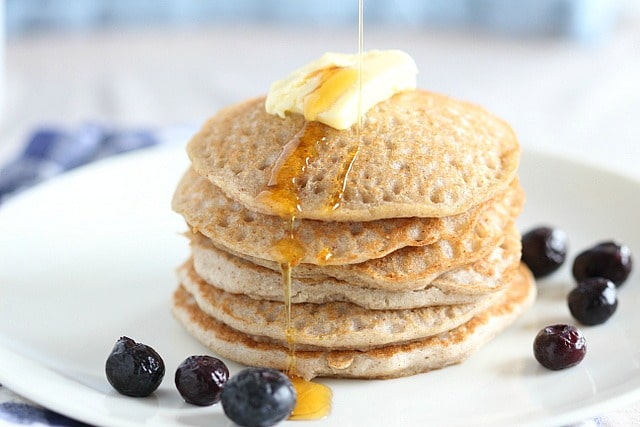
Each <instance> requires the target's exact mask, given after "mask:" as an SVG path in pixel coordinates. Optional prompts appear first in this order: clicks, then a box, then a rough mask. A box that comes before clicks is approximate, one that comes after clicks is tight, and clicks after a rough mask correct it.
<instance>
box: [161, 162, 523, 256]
mask: <svg viewBox="0 0 640 427" xmlns="http://www.w3.org/2000/svg"><path fill="white" fill-rule="evenodd" d="M523 201H524V197H523V192H522V188H521V187H520V183H519V181H518V179H517V178H516V179H514V180H513V182H512V183H511V184H510V186H509V187H508V188H507V189H506V190H505V191H503V192H501V193H500V194H498V195H496V196H494V197H492V198H491V199H490V200H488V201H486V202H484V203H482V204H480V205H478V206H474V207H473V208H472V209H470V210H469V211H467V212H465V213H462V214H459V215H454V216H449V217H443V218H390V219H383V220H377V221H369V222H336V221H331V222H328V221H315V220H304V219H303V220H298V221H297V222H296V229H295V235H296V240H297V242H298V244H299V245H300V246H301V247H302V249H303V253H304V256H303V258H302V260H301V262H303V263H310V264H328V265H342V264H355V263H360V262H364V261H366V260H369V259H373V258H380V257H383V256H385V255H387V254H389V253H391V252H393V251H395V250H397V249H400V248H402V247H405V246H425V245H429V244H432V243H434V242H436V241H438V240H443V239H447V240H450V241H455V240H456V238H458V236H464V235H468V234H469V233H470V230H472V229H473V228H474V227H475V226H476V225H477V223H478V221H480V220H484V221H487V220H486V218H491V217H494V216H496V215H503V214H504V215H508V216H509V217H515V216H516V215H517V214H518V213H519V212H520V209H521V207H522V204H523ZM172 206H173V209H174V210H175V211H176V212H178V213H179V214H181V215H183V216H184V218H185V219H186V221H187V223H188V224H189V226H190V228H191V229H192V230H197V231H198V232H200V233H202V234H204V235H206V236H207V237H209V238H211V239H213V240H215V241H216V242H218V244H219V245H220V246H222V247H225V248H228V249H230V250H232V251H234V252H238V253H242V254H245V255H249V256H252V257H260V258H266V259H270V260H271V261H276V259H274V258H275V256H270V255H271V252H272V249H273V247H274V245H275V244H276V242H278V241H279V240H281V239H283V238H285V237H286V235H287V231H288V230H289V221H288V220H287V219H284V218H281V217H278V216H273V215H264V214H260V213H256V212H253V211H251V210H249V209H247V208H246V207H244V206H243V205H242V204H240V203H239V202H237V201H234V200H231V199H229V198H228V197H226V196H225V194H224V193H223V192H222V191H221V190H220V189H219V188H218V187H216V186H215V185H213V184H211V183H210V182H209V181H208V180H207V179H205V178H204V177H201V176H200V175H198V174H197V173H196V172H195V171H193V169H189V170H187V172H186V173H185V174H184V176H183V178H182V179H181V181H180V183H179V184H178V187H177V189H176V191H175V193H174V197H173V201H172ZM500 209H501V210H502V211H503V212H502V213H496V212H497V211H498V210H500ZM499 231H500V229H499V228H498V229H494V230H487V231H486V233H497V232H499Z"/></svg>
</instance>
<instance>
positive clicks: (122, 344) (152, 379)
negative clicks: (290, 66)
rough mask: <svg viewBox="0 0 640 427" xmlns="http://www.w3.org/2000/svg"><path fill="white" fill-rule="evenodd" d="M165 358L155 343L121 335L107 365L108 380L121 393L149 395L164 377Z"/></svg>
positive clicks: (140, 395) (137, 395) (134, 395)
mask: <svg viewBox="0 0 640 427" xmlns="http://www.w3.org/2000/svg"><path fill="white" fill-rule="evenodd" d="M164 371H165V369H164V361H163V360H162V358H161V357H160V355H159V354H158V353H157V352H156V351H155V350H154V349H153V348H151V347H149V346H148V345H145V344H141V343H137V342H135V341H134V340H132V339H131V338H127V337H121V338H120V339H119V340H118V341H116V344H115V345H114V346H113V350H112V351H111V354H109V357H107V363H106V366H105V372H106V374H107V380H108V381H109V384H111V385H112V386H113V388H115V389H116V390H117V391H118V392H119V393H122V394H124V395H126V396H133V397H145V396H148V395H150V394H151V393H153V392H154V391H155V390H156V389H157V388H158V387H159V386H160V383H161V382H162V378H163V377H164Z"/></svg>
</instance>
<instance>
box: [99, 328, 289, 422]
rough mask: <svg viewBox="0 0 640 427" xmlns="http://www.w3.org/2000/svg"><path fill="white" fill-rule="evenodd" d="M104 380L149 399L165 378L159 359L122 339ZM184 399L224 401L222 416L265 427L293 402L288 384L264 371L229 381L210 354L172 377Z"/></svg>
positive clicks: (254, 370) (273, 372)
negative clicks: (223, 414)
mask: <svg viewBox="0 0 640 427" xmlns="http://www.w3.org/2000/svg"><path fill="white" fill-rule="evenodd" d="M105 372H106V375H107V380H108V381H109V383H110V384H111V385H112V386H113V388H114V389H116V391H118V392H119V393H121V394H124V395H126V396H133V397H145V396H149V395H150V394H151V393H153V392H154V391H155V390H157V388H158V387H159V386H160V383H161V382H162V379H163V378H164V374H165V365H164V361H163V360H162V357H160V355H159V354H158V353H157V352H156V351H155V350H154V349H153V348H151V347H149V346H148V345H146V344H142V343H137V342H135V341H134V340H132V339H131V338H128V337H121V338H120V339H118V341H116V344H115V345H114V347H113V350H112V351H111V353H110V354H109V356H108V357H107V362H106V365H105ZM175 384H176V388H177V389H178V392H179V393H180V395H181V396H182V398H183V399H184V400H185V401H186V402H188V403H191V404H193V405H198V406H208V405H213V404H215V403H218V402H222V408H223V410H224V413H225V414H226V415H227V417H229V418H230V419H231V420H232V421H233V422H234V423H236V424H237V425H240V426H243V427H267V426H272V425H275V424H277V423H279V422H280V421H282V420H284V419H286V418H287V417H288V416H289V414H291V412H292V411H293V408H294V407H295V404H296V392H295V389H294V388H293V385H292V383H291V380H290V379H289V378H288V377H287V376H286V375H285V374H283V373H282V372H280V371H278V370H275V369H268V368H247V369H244V370H242V371H240V372H238V373H237V374H236V375H235V376H233V377H231V378H230V377H229V370H228V368H227V366H226V365H225V363H224V362H223V361H221V360H220V359H217V358H215V357H212V356H190V357H188V358H186V359H185V360H184V361H183V362H182V363H180V365H178V368H177V369H176V373H175Z"/></svg>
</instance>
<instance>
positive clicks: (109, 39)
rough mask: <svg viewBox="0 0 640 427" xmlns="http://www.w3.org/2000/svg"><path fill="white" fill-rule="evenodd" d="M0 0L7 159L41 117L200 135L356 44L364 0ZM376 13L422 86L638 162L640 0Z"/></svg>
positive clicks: (521, 129)
mask: <svg viewBox="0 0 640 427" xmlns="http://www.w3.org/2000/svg"><path fill="white" fill-rule="evenodd" d="M0 6H2V7H0V22H2V23H3V24H2V26H3V27H4V30H3V31H1V32H0V34H1V35H2V36H0V37H3V36H4V38H5V40H4V41H2V40H1V39H0V70H1V71H0V108H1V111H2V112H0V165H2V163H3V161H6V160H7V159H10V158H12V157H15V155H16V154H17V153H18V152H19V151H20V150H21V149H22V147H24V145H25V143H26V142H27V141H29V140H30V139H31V137H32V136H33V134H34V132H37V131H38V130H39V129H49V130H50V129H53V130H62V131H64V132H67V133H68V134H73V133H74V132H83V131H84V129H85V128H86V126H87V124H89V125H95V124H98V125H99V126H102V127H103V128H104V127H106V128H109V129H134V130H137V129H143V130H151V131H152V132H156V133H158V132H164V131H166V129H175V128H180V127H182V128H183V129H185V134H188V133H189V132H192V131H193V129H195V128H196V127H197V126H198V125H199V124H200V123H202V121H203V120H205V119H206V118H207V117H208V116H210V115H212V114H214V113H215V112H216V111H217V110H218V109H219V108H221V107H222V106H224V105H227V104H229V103H233V102H238V101H241V100H243V99H246V98H248V97H253V96H258V95H261V94H264V93H265V92H266V91H267V89H268V87H269V84H270V83H271V82H273V81H274V80H276V79H279V78H282V77H283V76H285V75H286V74H288V73H289V72H290V71H292V70H293V69H295V68H297V67H299V66H301V65H303V64H305V63H307V62H308V61H310V60H313V59H315V58H317V57H319V56H320V55H321V54H322V53H324V52H325V51H331V50H333V51H342V52H355V51H357V11H358V2H357V0H351V1H344V0H322V1H318V0H269V1H264V0H162V1H152V0H92V1H76V0H0ZM1 14H4V17H2V16H1ZM364 16H365V18H364V28H365V31H364V46H365V49H373V48H398V49H402V50H405V51H407V52H408V53H409V54H411V55H412V56H413V58H414V59H415V60H416V62H417V64H418V67H419V70H420V74H419V76H418V85H419V86H420V87H422V88H425V89H430V90H433V91H436V92H441V93H446V94H449V95H451V96H453V97H456V98H460V99H465V100H469V101H472V102H475V103H478V104H481V105H483V106H485V107H486V108H487V109H489V110H491V111H493V112H494V113H496V114H497V115H499V116H501V117H503V118H504V119H506V120H507V121H509V123H511V124H512V126H513V127H514V129H515V130H516V132H517V133H518V135H519V136H520V139H521V141H522V144H523V145H524V146H525V147H529V148H532V149H541V150H551V151H555V152H559V153H562V154H565V155H569V156H572V157H579V158H583V159H585V160H587V161H591V162H595V163H603V159H607V161H606V162H604V163H607V164H609V163H610V164H611V165H615V166H611V167H612V168H615V169H618V170H620V169H622V170H623V171H630V172H635V171H636V169H637V167H636V163H637V161H638V160H633V159H634V157H633V156H630V155H629V152H630V151H638V147H637V141H640V129H638V126H637V125H635V123H636V122H637V111H640V79H638V77H637V76H639V75H640V55H638V46H640V1H638V0H519V1H513V0H429V1H423V0H364ZM2 62H4V64H3V63H2ZM173 138H174V139H176V138H177V139H178V140H180V138H183V139H184V138H186V137H175V136H174V137H173ZM638 157H640V153H638ZM609 160H611V162H609ZM0 168H1V166H0ZM0 173H1V169H0Z"/></svg>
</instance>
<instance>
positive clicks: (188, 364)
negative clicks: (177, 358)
mask: <svg viewBox="0 0 640 427" xmlns="http://www.w3.org/2000/svg"><path fill="white" fill-rule="evenodd" d="M228 379H229V370H228V369H227V365H225V364H224V362H223V361H222V360H220V359H216V358H215V357H212V356H190V357H187V358H186V359H185V360H184V361H183V362H182V363H181V364H180V365H179V366H178V368H177V369H176V375H175V383H176V388H177V389H178V392H180V395H181V396H182V397H183V398H184V400H185V401H186V402H188V403H192V404H194V405H199V406H208V405H213V404H214V403H217V402H219V401H220V396H221V394H222V389H223V387H224V385H225V384H226V382H227V380H228Z"/></svg>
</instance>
